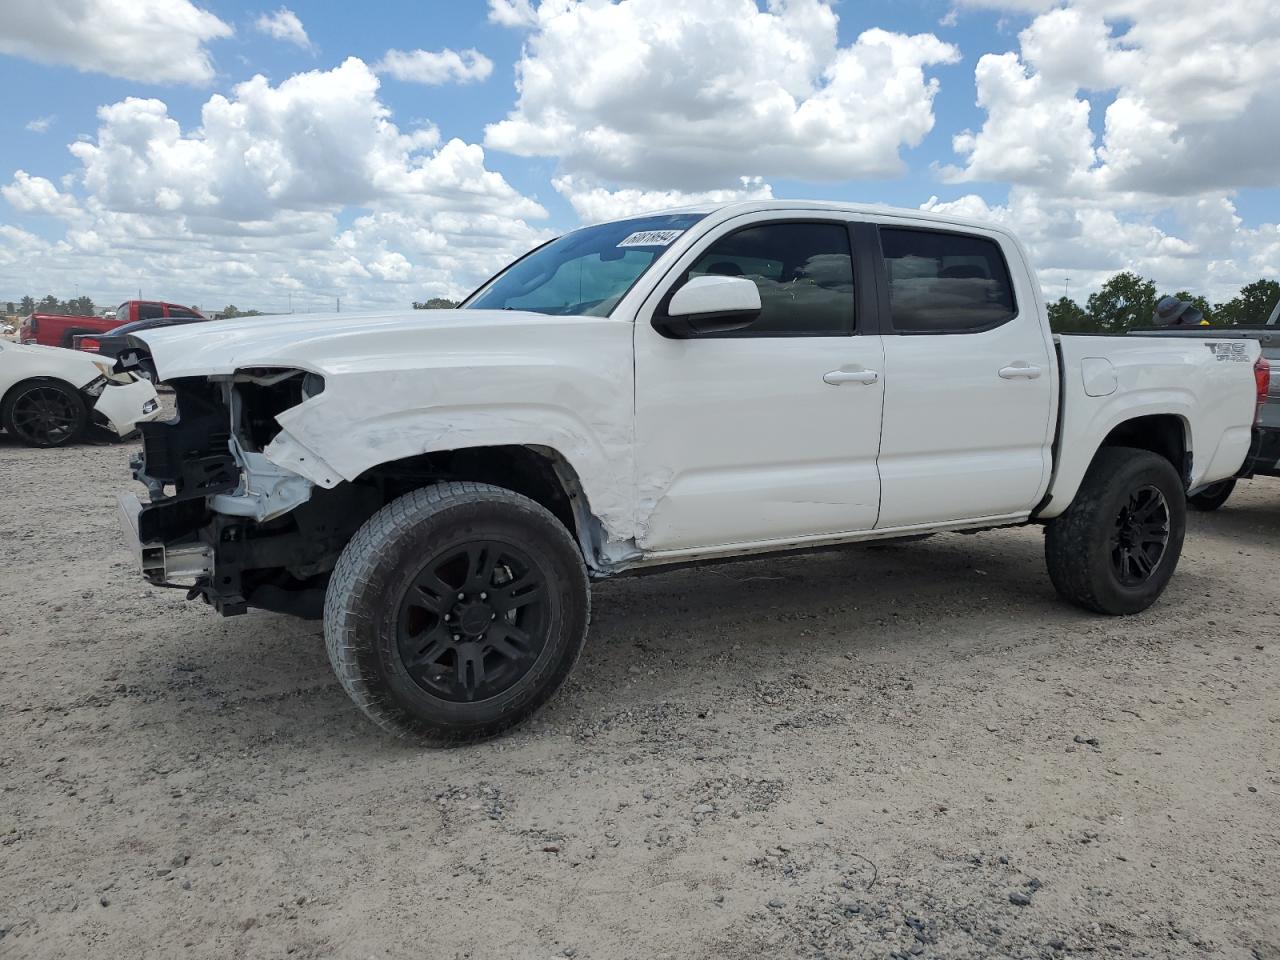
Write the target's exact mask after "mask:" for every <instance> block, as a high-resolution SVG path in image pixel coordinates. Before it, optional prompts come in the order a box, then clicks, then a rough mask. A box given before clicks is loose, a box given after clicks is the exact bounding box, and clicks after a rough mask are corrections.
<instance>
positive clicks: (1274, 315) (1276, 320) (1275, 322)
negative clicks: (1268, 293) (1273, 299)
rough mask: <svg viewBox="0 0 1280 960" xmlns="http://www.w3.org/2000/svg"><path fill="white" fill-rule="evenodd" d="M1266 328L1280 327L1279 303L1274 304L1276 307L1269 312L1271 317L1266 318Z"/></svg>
mask: <svg viewBox="0 0 1280 960" xmlns="http://www.w3.org/2000/svg"><path fill="white" fill-rule="evenodd" d="M1267 326H1268V327H1276V326H1280V302H1278V303H1276V307H1275V309H1274V310H1272V311H1271V316H1269V317H1267Z"/></svg>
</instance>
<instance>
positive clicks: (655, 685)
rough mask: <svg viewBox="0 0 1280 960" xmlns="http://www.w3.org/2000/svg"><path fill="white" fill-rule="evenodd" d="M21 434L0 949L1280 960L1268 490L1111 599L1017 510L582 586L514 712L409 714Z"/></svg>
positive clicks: (8, 657)
mask: <svg viewBox="0 0 1280 960" xmlns="http://www.w3.org/2000/svg"><path fill="white" fill-rule="evenodd" d="M131 449H132V445H131V444H125V445H117V446H79V447H75V448H72V449H67V450H57V451H32V450H27V449H24V448H20V447H17V446H16V445H14V444H13V443H12V442H11V441H9V440H7V438H4V437H0V480H2V481H3V484H2V491H3V492H2V495H0V496H2V499H0V543H3V545H4V551H3V561H2V563H0V689H2V690H3V691H4V693H3V696H2V697H0V718H2V719H3V728H2V733H3V736H2V739H0V790H2V792H0V955H3V956H4V957H6V958H19V957H50V958H52V957H110V958H119V957H128V958H149V957H156V958H166V960H168V958H173V957H211V958H226V957H237V958H239V957H246V958H248V957H284V956H292V957H298V958H303V957H317V958H319V957H334V958H366V957H378V958H381V957H415V958H423V957H426V958H459V957H469V958H476V960H487V958H520V960H523V958H550V957H558V956H563V957H573V956H576V957H579V958H584V960H585V958H606V960H614V958H633V957H634V958H645V960H653V958H658V957H668V958H672V960H675V958H703V957H714V958H758V957H762V956H763V957H793V956H794V957H812V958H817V957H828V958H837V957H907V958H911V957H926V958H927V957H952V958H954V957H990V956H1000V957H1003V956H1012V957H1052V956H1056V955H1066V954H1074V953H1083V952H1089V953H1090V954H1091V955H1095V956H1119V957H1137V956H1148V957H1204V956H1212V957H1229V958H1235V957H1238V958H1260V960H1277V958H1280V579H1278V578H1277V576H1276V571H1277V562H1278V561H1280V484H1277V483H1275V482H1274V481H1265V480H1264V481H1256V482H1253V483H1248V484H1243V485H1242V486H1241V488H1240V489H1239V490H1238V492H1237V494H1236V495H1235V497H1234V498H1233V499H1232V501H1231V502H1230V503H1229V504H1228V505H1227V507H1226V508H1224V509H1223V510H1222V511H1221V512H1219V513H1218V514H1215V515H1210V516H1203V515H1194V516H1193V517H1192V519H1191V530H1190V532H1189V534H1188V538H1187V546H1186V551H1185V553H1184V555H1183V560H1182V565H1181V568H1180V570H1179V572H1178V575H1177V576H1176V577H1175V578H1174V581H1173V584H1172V586H1171V587H1170V589H1169V591H1168V593H1167V594H1166V596H1165V598H1164V599H1163V600H1162V601H1161V603H1159V604H1158V605H1157V606H1156V607H1155V608H1154V609H1153V610H1151V611H1148V612H1147V613H1145V614H1143V615H1140V616H1137V617H1133V618H1130V619H1126V620H1111V619H1103V618H1098V617H1094V616H1089V615H1086V614H1084V613H1082V612H1080V611H1077V610H1075V609H1073V608H1071V607H1068V606H1065V605H1063V604H1062V603H1060V602H1059V601H1058V600H1057V599H1056V598H1055V596H1054V593H1053V590H1052V588H1051V587H1050V585H1049V582H1048V578H1047V576H1046V574H1045V572H1044V565H1043V561H1042V556H1041V549H1042V545H1041V535H1040V532H1039V530H1037V529H1030V528H1029V529H1021V530H1012V531H1005V532H996V533H989V534H981V535H977V536H960V535H947V536H940V537H935V538H933V539H930V540H927V541H923V542H917V543H911V544H906V545H902V546H888V547H878V548H867V547H864V548H851V549H848V550H845V551H841V552H832V553H824V554H818V555H813V556H808V557H798V558H788V559H775V560H758V561H752V562H747V563H738V564H726V565H721V566H710V567H702V568H697V569H686V570H681V571H676V572H671V573H665V574H657V575H653V576H648V577H643V578H636V579H627V580H618V581H615V582H611V583H606V584H602V585H599V586H598V588H597V590H596V596H595V603H596V606H595V622H594V624H593V631H592V638H591V640H590V642H589V644H588V647H587V651H586V653H585V655H584V658H583V661H582V663H581V664H580V666H579V668H578V670H577V672H576V674H575V675H574V677H573V679H572V680H571V681H570V683H569V685H568V687H567V688H566V689H565V691H564V692H563V693H562V695H561V696H560V697H559V698H558V699H557V700H556V701H555V703H554V704H552V706H551V707H550V708H549V709H547V710H545V711H544V712H543V713H542V714H541V715H540V716H539V718H538V719H537V720H536V721H535V722H534V723H533V724H531V725H529V726H527V727H525V728H523V729H521V730H520V731H517V732H516V733H514V734H512V735H509V736H507V737H506V738H504V739H502V740H499V741H496V742H493V743H489V744H485V745H481V746H478V747H471V748H465V749H458V750H453V751H444V752H438V751H437V752H433V751H424V750H421V749H415V748H414V747H412V746H407V745H404V744H401V743H397V742H393V741H390V740H388V739H387V738H386V737H384V736H383V735H381V734H380V733H379V732H378V731H377V729H376V728H374V727H373V726H372V725H371V724H369V723H368V722H367V721H365V720H364V719H363V718H362V717H361V716H360V715H359V714H357V713H356V711H355V710H354V709H353V708H352V707H351V705H350V704H349V703H348V701H347V700H346V698H345V696H344V695H343V694H342V692H341V690H340V689H339V688H338V685H337V683H336V682H335V681H334V679H333V677H332V676H331V674H330V670H329V665H328V662H327V660H326V656H325V651H324V646H323V642H322V639H321V636H320V630H319V626H318V625H316V624H310V623H304V622H300V621H295V620H291V619H288V618H285V617H280V616H274V615H269V614H263V613H253V614H250V615H249V616H245V617H240V618H235V619H228V620H222V619H219V618H218V617H217V616H215V615H214V614H212V613H211V612H210V611H209V610H208V609H207V608H205V607H203V606H202V605H199V604H196V603H187V602H186V601H185V600H184V598H183V594H182V593H181V592H179V591H170V590H162V589H157V588H152V587H149V586H147V585H146V584H144V583H143V582H141V581H140V580H139V579H138V577H137V576H136V575H135V574H134V572H133V570H132V569H131V564H130V560H129V558H128V556H127V555H126V554H125V552H124V551H123V549H122V548H121V547H120V546H119V545H118V537H117V533H116V528H115V518H114V494H115V492H116V491H117V490H120V489H123V488H126V487H127V486H129V481H128V480H127V472H126V460H127V457H128V454H129V453H130V451H131Z"/></svg>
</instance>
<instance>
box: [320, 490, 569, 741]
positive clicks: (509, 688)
mask: <svg viewBox="0 0 1280 960" xmlns="http://www.w3.org/2000/svg"><path fill="white" fill-rule="evenodd" d="M589 607H590V597H589V591H588V586H587V577H586V568H585V566H584V564H583V562H582V555H581V553H580V551H579V550H578V547H577V544H576V543H575V542H574V540H573V538H572V537H571V536H570V535H569V532H568V530H566V529H565V527H564V525H563V524H562V523H561V522H560V521H559V520H557V519H556V518H555V517H554V516H553V515H552V514H551V513H550V512H548V511H547V510H546V509H544V508H543V507H541V506H540V505H538V504H537V503H535V502H533V501H532V500H529V499H528V498H527V497H522V496H520V495H518V494H515V493H512V492H511V491H509V490H504V489H502V488H500V487H493V486H489V485H487V484H479V483H441V484H437V485H434V486H431V487H425V488H423V489H421V490H416V491H414V492H412V493H409V494H407V495H405V496H403V497H401V498H400V499H398V500H395V501H393V502H392V503H390V504H388V505H387V506H386V507H384V508H383V509H382V510H380V511H379V512H378V513H377V514H375V515H374V516H373V517H372V518H371V519H370V520H369V521H368V522H367V523H366V524H365V525H364V526H363V527H362V528H361V529H360V530H359V532H357V534H356V535H355V537H354V538H352V540H351V542H350V543H349V544H348V545H347V547H346V549H345V550H343V552H342V556H341V557H340V558H339V560H338V564H337V566H336V568H335V569H334V572H333V577H332V579H331V580H330V583H329V589H328V592H327V595H326V598H325V617H324V621H325V622H324V626H325V641H326V645H327V646H328V650H329V658H330V661H331V662H332V664H333V668H334V671H335V672H336V673H337V675H338V679H339V680H340V681H341V683H342V686H343V688H344V689H345V690H346V691H347V693H348V694H349V695H350V696H351V699H352V700H353V701H355V703H356V705H357V706H358V707H359V708H360V709H361V710H363V711H364V713H365V714H366V715H367V716H368V717H369V718H370V719H372V720H373V721H374V722H375V723H377V724H378V725H379V726H381V727H382V728H383V729H385V730H388V731H390V732H392V733H394V734H396V735H397V736H402V737H415V738H419V739H422V740H425V741H427V742H430V743H435V744H441V745H444V744H453V743H461V742H467V741H474V740H481V739H484V738H486V737H491V736H494V735H496V734H499V733H501V732H503V731H504V730H506V729H508V728H510V727H512V726H514V725H515V724H517V723H519V722H521V721H522V720H524V719H526V718H527V717H528V716H530V715H531V714H532V713H533V712H534V711H536V710H537V709H538V708H539V707H541V706H542V705H543V704H544V703H545V702H546V701H547V700H549V699H550V698H551V697H552V695H553V694H554V693H555V692H556V690H557V689H559V687H560V685H561V684H562V683H563V682H564V680H565V678H566V677H567V676H568V675H569V672H570V670H571V669H572V668H573V664H574V663H575V662H576V660H577V658H578V654H579V653H580V652H581V650H582V646H583V643H584V641H585V639H586V632H587V621H588V618H589Z"/></svg>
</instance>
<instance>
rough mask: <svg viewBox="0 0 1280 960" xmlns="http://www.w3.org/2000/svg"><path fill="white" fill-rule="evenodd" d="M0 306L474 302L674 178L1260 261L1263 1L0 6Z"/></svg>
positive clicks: (1034, 241)
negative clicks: (84, 301) (557, 239)
mask: <svg viewBox="0 0 1280 960" xmlns="http://www.w3.org/2000/svg"><path fill="white" fill-rule="evenodd" d="M0 89H3V91H4V95H3V97H0V300H4V299H16V298H17V297H20V296H22V295H23V294H25V293H30V294H32V295H33V296H36V297H39V296H42V295H44V294H46V293H55V294H57V295H58V296H60V297H66V296H71V295H72V294H73V293H74V291H75V290H76V289H78V290H79V292H80V293H82V294H88V295H90V296H92V297H93V298H94V299H95V300H96V301H98V302H100V303H103V304H107V303H114V302H116V301H118V300H122V299H124V298H126V297H128V296H133V295H135V294H136V293H137V291H138V290H139V289H141V290H142V293H143V295H144V296H147V297H156V298H163V299H169V300H176V301H180V302H187V303H196V304H199V305H202V306H205V307H210V308H213V307H221V306H223V305H224V304H227V303H235V304H237V305H238V306H241V307H251V306H252V307H258V308H260V309H264V310H282V309H285V308H286V306H287V305H288V304H289V303H290V302H291V303H292V305H293V307H294V308H295V309H321V308H331V307H332V305H333V302H334V300H335V298H339V297H340V298H341V299H342V302H343V307H344V309H346V308H358V307H360V306H369V307H373V306H382V305H387V304H404V305H407V304H408V303H409V302H410V301H412V300H415V299H425V298H427V297H430V296H457V295H460V294H463V293H465V292H467V291H469V290H470V289H471V288H472V287H473V286H474V285H475V284H476V283H477V282H479V281H480V280H482V279H484V277H486V276H487V275H489V274H490V273H491V272H492V271H493V270H494V269H496V268H497V267H499V266H501V265H502V264H503V263H505V262H506V261H507V260H509V259H510V258H511V257H512V256H514V255H516V254H518V253H520V252H522V251H523V250H525V249H527V248H528V247H530V246H532V245H533V244H535V243H537V242H539V241H541V240H543V239H546V238H548V237H550V236H553V235H555V234H557V233H560V232H563V231H565V230H567V229H571V228H572V227H574V226H576V225H578V224H580V223H583V222H591V221H594V220H600V219H605V218H609V217H615V216H621V215H626V214H629V213H634V212H639V211H643V210H649V209H656V208H661V207H666V206H672V205H677V204H682V203H687V202H690V201H702V200H708V199H711V200H717V199H732V198H736V197H767V196H774V197H781V198H790V197H805V198H830V199H839V200H851V201H865V202H875V203H888V204H892V205H895V206H903V207H921V206H923V207H926V208H931V209H940V210H947V211H953V212H960V213H964V214H967V215H972V216H979V217H989V218H995V219H998V220H1000V221H1003V222H1005V223H1008V224H1010V225H1011V226H1013V227H1015V228H1016V229H1017V230H1018V231H1019V232H1020V233H1021V234H1022V236H1023V237H1024V239H1025V240H1026V241H1027V242H1028V244H1029V245H1030V246H1031V248H1032V252H1033V254H1034V255H1035V256H1036V258H1037V262H1038V265H1039V267H1040V269H1041V279H1042V282H1043V283H1044V285H1045V288H1046V292H1047V293H1049V294H1050V295H1051V296H1053V297H1056V296H1058V295H1060V294H1061V293H1062V290H1063V289H1064V287H1065V286H1066V285H1067V284H1069V285H1070V289H1071V292H1072V294H1073V295H1076V296H1080V297H1082V296H1083V295H1084V294H1086V293H1087V292H1088V291H1089V290H1090V289H1091V288H1093V287H1096V285H1097V284H1098V283H1100V282H1101V281H1102V280H1103V279H1105V277H1106V276H1108V275H1109V274H1111V273H1113V272H1115V271H1117V270H1121V269H1131V270H1136V271H1138V272H1140V273H1143V274H1145V275H1147V276H1151V277H1153V278H1155V279H1156V280H1157V281H1158V282H1159V283H1160V285H1161V286H1162V287H1163V288H1165V289H1168V290H1173V289H1175V288H1187V289H1191V290H1193V291H1199V292H1204V293H1206V294H1207V295H1208V296H1210V298H1214V299H1217V298H1224V297H1226V296H1229V295H1231V294H1232V293H1233V292H1234V291H1235V289H1236V288H1238V287H1239V286H1240V285H1241V284H1242V283H1245V282H1248V281H1250V280H1254V279H1257V278H1258V277H1260V276H1270V277H1275V276H1277V275H1280V226H1278V223H1280V3H1276V2H1274V0H1218V2H1216V3H1212V4H1206V3H1204V2H1203V0H1067V2H1065V3H1050V2H1041V0H957V2H953V0H900V2H894V3H892V4H889V3H856V2H853V0H844V2H835V0H833V2H824V0H759V2H756V0H697V2H690V0H541V2H539V0H487V2H486V0H377V2H375V3H363V4H352V3H341V4H339V3H332V2H329V0H315V2H306V0H290V2H289V5H288V6H276V5H272V4H260V3H252V2H250V3H244V2H239V0H234V2H233V0H194V2H193V0H4V2H3V4H0Z"/></svg>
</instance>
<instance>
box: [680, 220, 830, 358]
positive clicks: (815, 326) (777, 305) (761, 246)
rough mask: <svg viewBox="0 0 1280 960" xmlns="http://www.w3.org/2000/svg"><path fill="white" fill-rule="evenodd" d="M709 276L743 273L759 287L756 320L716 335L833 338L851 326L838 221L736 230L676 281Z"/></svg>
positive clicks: (763, 225) (773, 225)
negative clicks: (758, 315)
mask: <svg viewBox="0 0 1280 960" xmlns="http://www.w3.org/2000/svg"><path fill="white" fill-rule="evenodd" d="M708 274H711V275H716V274H718V275H721V276H728V277H746V278H747V279H748V280H750V281H751V282H752V283H754V284H755V285H756V289H757V290H759V291H760V307H761V310H760V317H759V319H757V320H755V321H754V322H753V323H752V324H751V325H750V326H748V327H745V328H744V329H742V330H737V331H733V332H731V333H728V334H717V336H730V337H836V336H844V335H846V334H849V333H851V332H852V331H853V329H854V306H853V256H852V250H851V248H850V246H849V229H848V227H847V226H846V225H845V224H843V223H768V224H761V225H759V226H754V227H746V228H744V229H742V230H738V231H735V232H734V233H731V234H729V235H728V236H725V237H721V238H720V239H719V240H716V241H715V242H714V243H712V244H711V246H710V247H708V248H707V251H706V253H704V254H702V256H700V257H699V258H698V259H697V261H696V262H695V263H694V264H693V266H692V267H690V268H689V270H688V271H687V272H686V273H685V275H684V277H683V278H682V279H681V281H680V283H681V284H683V283H685V282H687V281H688V280H689V279H691V278H692V277H700V276H706V275H708ZM678 288H679V285H677V287H676V288H675V289H678Z"/></svg>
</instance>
